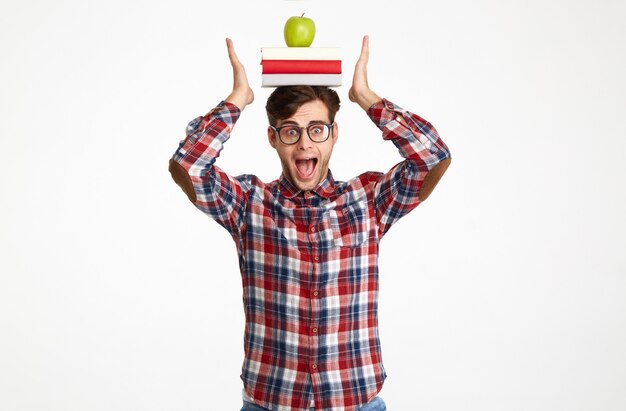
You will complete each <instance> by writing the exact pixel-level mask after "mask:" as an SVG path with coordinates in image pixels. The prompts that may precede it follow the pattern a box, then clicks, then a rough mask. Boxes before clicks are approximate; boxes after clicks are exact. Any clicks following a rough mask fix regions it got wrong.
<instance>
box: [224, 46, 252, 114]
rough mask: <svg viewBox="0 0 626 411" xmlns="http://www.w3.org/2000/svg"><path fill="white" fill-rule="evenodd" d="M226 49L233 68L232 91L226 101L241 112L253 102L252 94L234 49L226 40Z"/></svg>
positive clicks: (244, 71)
mask: <svg viewBox="0 0 626 411" xmlns="http://www.w3.org/2000/svg"><path fill="white" fill-rule="evenodd" d="M226 47H227V48H228V58H229V59H230V64H231V65H232V66H233V91H232V93H230V95H229V96H228V97H226V101H228V102H229V103H232V104H234V105H236V106H237V107H239V110H242V111H243V109H244V108H245V107H246V106H247V105H248V104H250V103H252V102H253V101H254V93H253V92H252V89H251V88H250V85H249V84H248V77H247V76H246V70H245V68H244V67H243V64H241V62H240V61H239V58H238V57H237V54H236V53H235V47H234V46H233V41H232V40H231V39H228V38H227V39H226Z"/></svg>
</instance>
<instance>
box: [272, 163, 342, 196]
mask: <svg viewBox="0 0 626 411" xmlns="http://www.w3.org/2000/svg"><path fill="white" fill-rule="evenodd" d="M279 184H280V193H281V194H282V195H283V197H286V198H289V199H292V198H294V197H296V196H298V195H303V194H304V191H303V190H300V189H299V188H297V187H296V186H294V185H293V184H291V182H290V181H289V180H287V178H286V177H285V175H284V174H281V176H280V179H279ZM334 191H335V179H334V178H333V173H331V172H330V170H328V174H327V175H326V178H325V179H324V180H322V181H321V182H320V183H319V184H318V185H317V186H316V187H315V188H314V189H313V190H311V193H315V194H317V195H319V196H320V197H323V198H325V199H328V198H329V197H330V196H331V194H332V193H333V192H334Z"/></svg>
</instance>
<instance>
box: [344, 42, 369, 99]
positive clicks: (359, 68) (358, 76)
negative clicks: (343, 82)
mask: <svg viewBox="0 0 626 411" xmlns="http://www.w3.org/2000/svg"><path fill="white" fill-rule="evenodd" d="M368 60H369V37H368V36H365V37H363V44H362V46H361V55H360V56H359V59H358V60H357V62H356V66H355V67H354V76H353V78H352V87H350V90H349V91H348V97H349V98H350V101H354V102H357V101H358V99H359V96H360V95H362V94H363V92H364V91H365V90H368V89H369V86H368V84H367V62H368Z"/></svg>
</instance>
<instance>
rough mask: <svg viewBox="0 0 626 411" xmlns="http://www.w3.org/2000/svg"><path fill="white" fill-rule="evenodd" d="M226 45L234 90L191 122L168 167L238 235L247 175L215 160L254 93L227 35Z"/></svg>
mask: <svg viewBox="0 0 626 411" xmlns="http://www.w3.org/2000/svg"><path fill="white" fill-rule="evenodd" d="M226 46H227V49H228V57H229V59H230V63H231V66H232V69H233V89H232V92H231V93H230V94H229V95H228V97H226V99H225V100H223V101H222V102H220V104H218V105H217V106H216V107H215V108H213V109H212V110H211V111H210V112H209V113H207V114H206V115H205V116H202V117H198V118H196V119H194V120H192V121H191V122H190V123H189V125H188V126H187V135H186V137H185V139H183V140H182V141H181V142H180V144H179V146H178V149H177V150H176V152H175V153H174V155H173V156H172V158H171V160H170V164H169V171H170V173H171V175H172V178H173V179H174V181H175V182H176V184H178V185H179V186H180V187H181V188H182V190H183V191H184V192H185V194H187V197H188V198H189V200H190V201H191V202H192V203H194V205H195V206H196V207H198V208H199V209H200V210H202V211H203V212H205V213H206V214H208V215H209V216H210V217H212V218H213V219H214V220H216V221H217V222H218V223H219V224H221V225H222V226H224V227H225V228H226V229H227V230H228V231H229V232H230V233H231V235H232V236H233V237H237V236H238V234H239V227H240V221H241V217H242V213H243V210H244V209H245V203H246V195H247V194H246V193H247V190H248V188H249V184H248V182H247V180H246V179H245V178H241V179H240V178H235V177H231V176H229V175H228V174H226V173H225V172H224V171H222V170H220V168H219V167H217V166H215V165H214V163H215V161H216V159H217V157H218V156H219V155H220V152H221V151H222V149H223V145H224V143H225V142H226V141H227V140H228V139H229V138H230V133H231V131H232V128H233V127H234V125H235V123H236V122H237V119H238V118H239V115H240V114H241V111H242V110H243V109H244V108H245V107H246V106H247V105H248V104H250V103H252V101H253V100H254V94H253V92H252V90H251V89H250V86H249V84H248V78H247V77H246V71H245V69H244V67H243V64H241V62H240V61H239V59H238V58H237V54H236V53H235V49H234V47H233V42H232V41H231V40H230V39H226Z"/></svg>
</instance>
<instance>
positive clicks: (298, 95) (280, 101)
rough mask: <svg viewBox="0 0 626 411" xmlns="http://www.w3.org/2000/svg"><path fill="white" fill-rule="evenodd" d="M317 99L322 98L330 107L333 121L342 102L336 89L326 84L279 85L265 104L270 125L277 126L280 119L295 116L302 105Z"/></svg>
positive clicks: (330, 118) (330, 115)
mask: <svg viewBox="0 0 626 411" xmlns="http://www.w3.org/2000/svg"><path fill="white" fill-rule="evenodd" d="M315 100H320V101H321V102H322V103H324V105H325V106H326V108H328V117H329V120H330V122H331V123H333V122H334V121H335V114H336V113H337V111H339V105H340V104H341V102H340V101H339V96H338V95H337V92H336V91H335V90H333V89H331V88H328V87H324V86H281V87H277V88H276V90H274V91H273V92H272V94H271V95H270V96H269V98H268V99H267V104H266V105H265V110H266V111H267V119H268V120H269V122H270V125H272V126H274V127H276V124H277V123H278V120H284V119H287V118H289V117H291V116H293V115H294V114H295V113H296V111H298V109H299V108H300V106H302V105H303V104H305V103H309V102H311V101H315Z"/></svg>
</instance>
